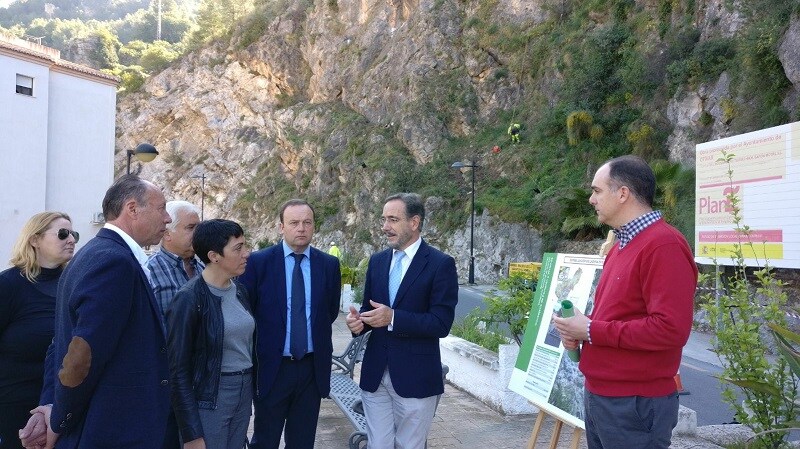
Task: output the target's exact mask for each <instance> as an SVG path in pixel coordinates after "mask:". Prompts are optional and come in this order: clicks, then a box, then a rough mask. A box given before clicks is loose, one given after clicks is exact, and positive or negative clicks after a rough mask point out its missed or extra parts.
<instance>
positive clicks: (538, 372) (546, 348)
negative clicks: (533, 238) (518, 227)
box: [508, 253, 605, 429]
mask: <svg viewBox="0 0 800 449" xmlns="http://www.w3.org/2000/svg"><path fill="white" fill-rule="evenodd" d="M604 260H605V257H603V256H593V255H583V254H554V253H546V254H545V255H544V256H543V258H542V268H541V271H540V273H539V283H538V285H537V288H536V293H535V295H534V298H533V302H532V305H531V311H530V315H529V317H528V326H527V327H526V329H525V335H524V337H523V340H522V346H521V347H520V350H519V356H518V357H517V363H516V364H515V366H514V371H513V372H512V374H511V381H510V382H509V385H508V388H509V389H510V390H512V391H514V392H516V393H517V394H519V395H521V396H523V397H524V398H526V399H528V400H529V401H531V402H532V403H533V404H534V405H536V406H537V407H539V408H540V409H542V410H544V411H546V412H547V413H549V414H551V415H553V416H555V417H556V418H558V419H560V420H561V421H564V422H566V423H568V424H570V425H572V426H575V427H579V428H581V429H583V428H584V423H583V418H584V409H583V384H584V377H583V374H581V372H580V370H578V364H577V363H576V362H573V361H572V360H570V358H569V357H568V356H567V351H566V349H564V346H563V345H562V344H561V337H559V335H558V331H557V330H556V329H555V326H554V325H553V323H552V320H551V317H552V315H553V310H554V309H555V308H556V306H557V305H559V304H560V303H561V301H563V300H569V301H571V302H572V304H573V306H574V307H575V308H577V309H578V310H580V311H581V312H583V313H584V314H589V313H591V311H592V307H593V305H594V294H595V291H596V290H597V283H598V282H599V281H600V273H601V272H602V270H603V261H604Z"/></svg>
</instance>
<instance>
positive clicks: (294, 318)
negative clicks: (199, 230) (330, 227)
mask: <svg viewBox="0 0 800 449" xmlns="http://www.w3.org/2000/svg"><path fill="white" fill-rule="evenodd" d="M279 230H280V233H281V234H282V235H283V241H282V242H280V243H278V244H276V245H273V246H271V247H269V248H266V249H263V250H260V251H256V252H254V253H253V254H252V255H251V256H250V258H249V260H248V262H247V268H246V270H245V272H244V274H243V275H242V276H241V277H240V278H239V281H240V282H241V283H242V284H244V286H245V287H246V288H247V293H248V295H249V297H250V301H251V303H252V310H253V316H254V317H255V320H256V327H257V329H258V331H257V338H256V355H257V360H258V376H257V379H256V398H255V401H254V405H255V418H254V422H253V428H254V432H253V437H252V440H251V442H250V447H251V448H254V449H265V448H268V449H277V448H278V446H279V444H280V440H281V433H283V434H284V441H285V443H286V447H287V448H291V449H308V448H313V447H314V437H315V434H316V431H317V419H318V417H319V408H320V402H321V400H322V398H323V397H326V396H328V394H329V393H330V374H331V356H332V354H333V342H332V341H331V331H332V329H331V325H332V324H333V321H334V320H335V319H336V317H337V315H338V314H339V297H340V291H341V282H342V278H341V273H340V269H339V259H337V258H336V257H333V256H331V255H329V254H326V253H325V252H324V251H320V250H318V249H317V248H314V247H312V246H311V238H312V237H313V236H314V209H313V208H312V207H311V205H310V204H308V203H307V202H306V201H304V200H298V199H294V200H289V201H287V202H286V203H284V204H283V206H282V207H281V210H280V223H279Z"/></svg>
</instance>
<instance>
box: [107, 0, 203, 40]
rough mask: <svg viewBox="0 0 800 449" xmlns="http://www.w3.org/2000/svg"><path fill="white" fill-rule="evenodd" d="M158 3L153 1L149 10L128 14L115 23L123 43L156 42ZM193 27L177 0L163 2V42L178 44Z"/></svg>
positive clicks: (115, 28) (163, 0) (164, 0)
mask: <svg viewBox="0 0 800 449" xmlns="http://www.w3.org/2000/svg"><path fill="white" fill-rule="evenodd" d="M157 10H158V6H157V1H155V0H154V1H152V2H151V4H150V7H149V8H148V9H140V10H138V11H136V12H134V13H132V14H128V15H126V16H125V18H124V19H122V20H119V21H116V22H114V30H115V31H116V33H117V36H118V37H119V40H120V41H121V42H123V43H128V42H131V41H135V40H140V41H144V42H153V41H155V40H156V29H157V21H158V16H157V15H158V11H157ZM191 26H192V21H191V19H190V18H189V16H188V15H187V13H186V11H185V9H184V8H181V7H180V6H179V5H178V4H177V2H175V0H162V4H161V40H163V41H167V42H170V43H173V44H174V43H177V42H180V41H181V39H183V37H184V35H185V34H186V33H187V32H188V31H189V29H190V28H191Z"/></svg>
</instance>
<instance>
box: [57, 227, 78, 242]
mask: <svg viewBox="0 0 800 449" xmlns="http://www.w3.org/2000/svg"><path fill="white" fill-rule="evenodd" d="M70 235H72V238H74V239H75V243H78V240H79V239H80V238H81V235H80V234H78V232H77V231H70V230H69V229H64V228H61V229H59V230H58V233H56V237H58V239H59V240H66V239H67V237H69V236H70Z"/></svg>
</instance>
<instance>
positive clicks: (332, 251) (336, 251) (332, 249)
mask: <svg viewBox="0 0 800 449" xmlns="http://www.w3.org/2000/svg"><path fill="white" fill-rule="evenodd" d="M328 254H330V255H331V256H333V257H335V258H337V259H341V258H342V251H341V250H340V249H339V247H338V246H336V242H331V247H330V248H329V249H328Z"/></svg>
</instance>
